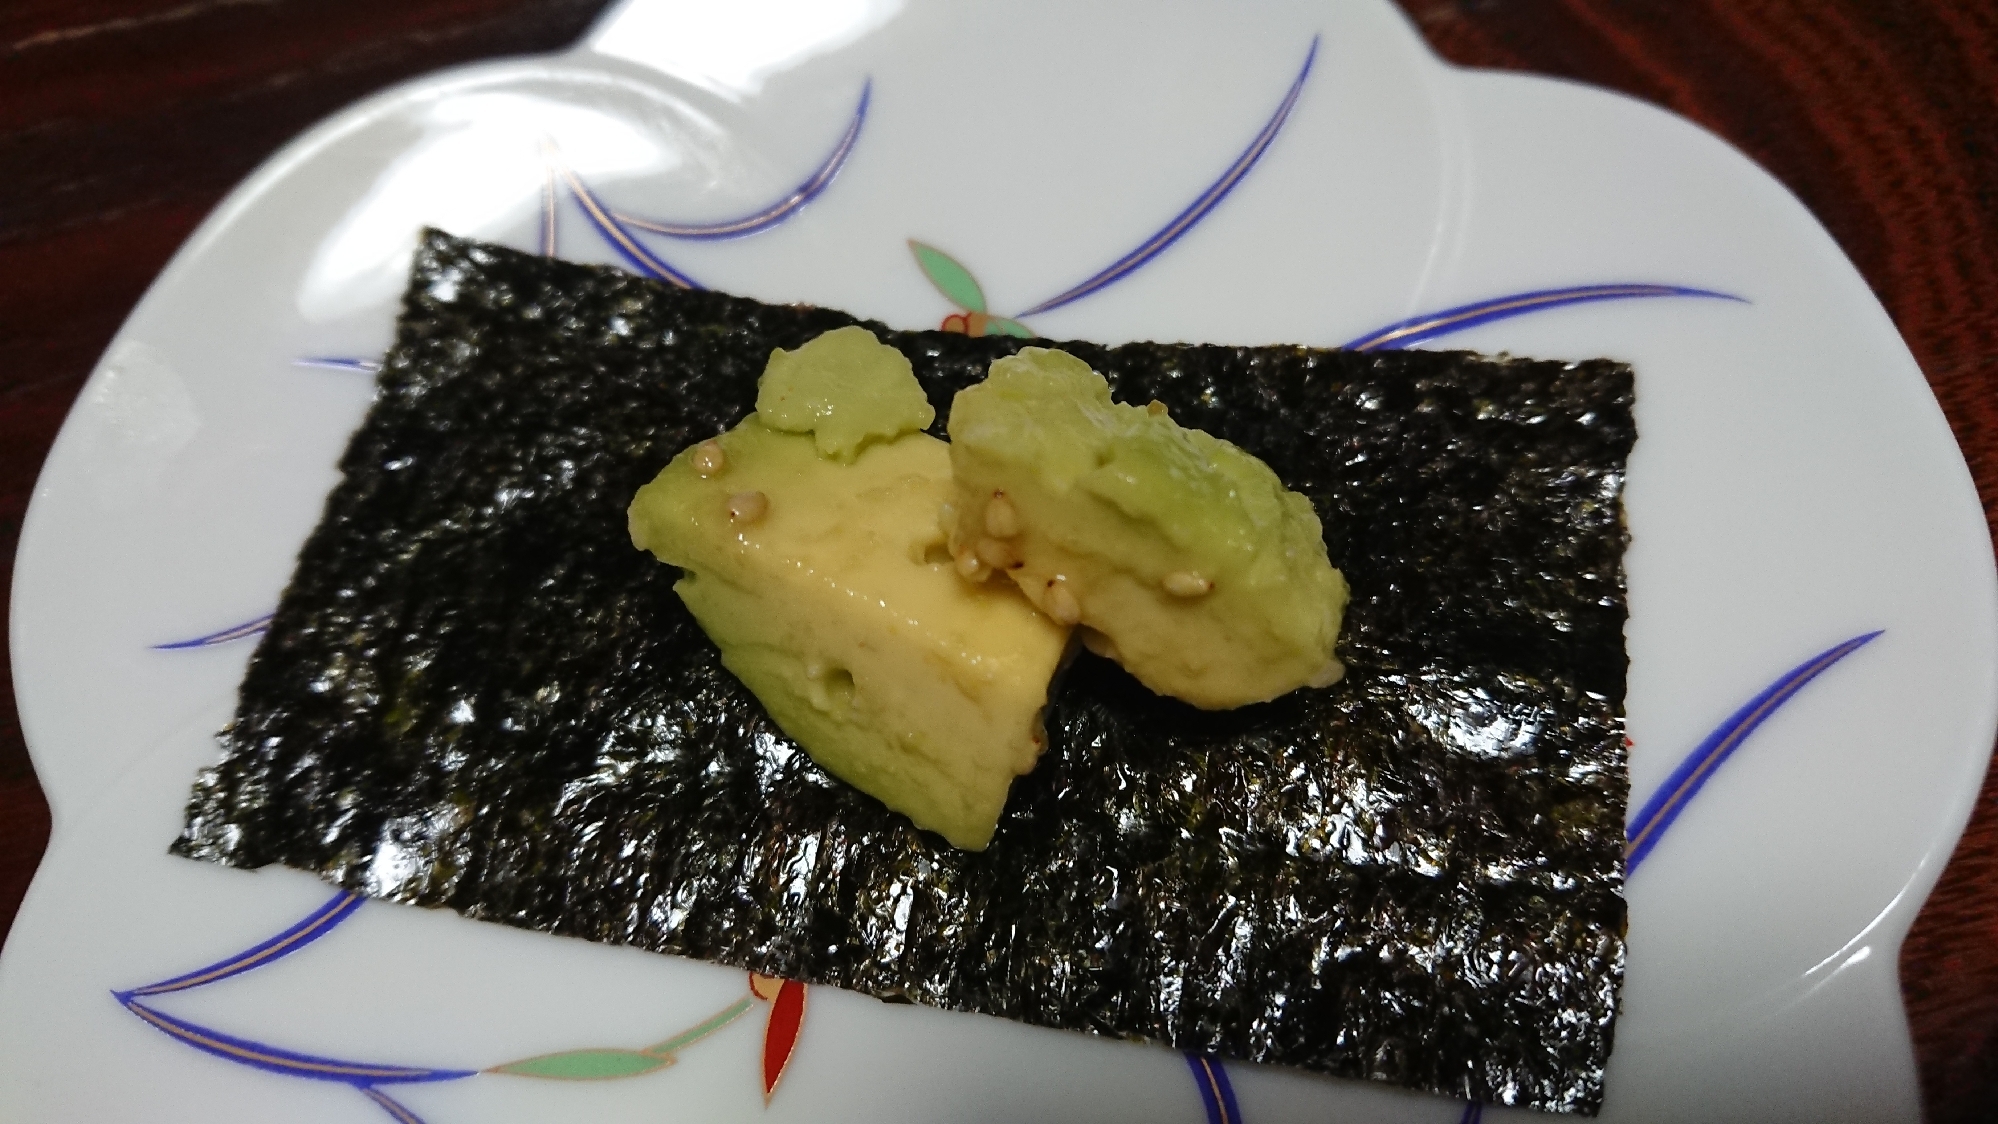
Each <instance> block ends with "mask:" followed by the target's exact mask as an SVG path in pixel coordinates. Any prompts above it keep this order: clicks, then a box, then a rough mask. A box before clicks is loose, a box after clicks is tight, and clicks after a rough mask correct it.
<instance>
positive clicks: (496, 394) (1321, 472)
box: [173, 232, 1635, 1113]
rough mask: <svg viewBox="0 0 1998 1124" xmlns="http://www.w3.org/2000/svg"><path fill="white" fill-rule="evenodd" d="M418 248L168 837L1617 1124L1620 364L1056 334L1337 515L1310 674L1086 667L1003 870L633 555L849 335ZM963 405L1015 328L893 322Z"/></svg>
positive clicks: (437, 894)
mask: <svg viewBox="0 0 1998 1124" xmlns="http://www.w3.org/2000/svg"><path fill="white" fill-rule="evenodd" d="M853 322H854V319H853V318H852V317H849V316H847V315H844V314H842V313H839V312H835V311H832V310H828V309H815V308H804V307H777V306H771V305H765V304H760V303H757V302H754V301H750V300H745V299H741V298H736V297H730V296H724V295H720V294H715V293H706V292H690V291H682V290H675V289H672V288H669V287H666V286H663V285H659V284H655V283H652V282H649V281H645V280H641V279H639V278H635V277H632V276H629V275H626V274H623V273H619V272H616V271H612V270H604V269H598V268H591V267H584V266H579V265H573V264H568V263H563V262H559V261H552V260H547V259H542V258H537V257H533V256H530V255H526V254H522V253H518V252H515V251H511V250H507V249H504V248H501V247H493V246H484V245H479V244H476V243H471V242H465V241H460V240H457V239H454V238H451V237H448V236H445V235H442V234H438V233H435V232H433V233H430V234H428V235H426V238H425V241H424V243H423V245H422V247H421V250H420V252H419V253H418V255H417V258H416V262H415V267H414V273H413V276H412V278H411V283H410V288H409V291H408V294H407V297H406V305H405V311H404V314H403V317H402V319H401V321H400V324H399V327H398V331H397V338H396V342H395V345H394V348H393V350H392V351H391V352H390V353H389V355H388V356H387V360H386V364H385V366H384V368H383V370H382V372H381V374H380V382H379V390H378V397H377V399H376V402H375V404H374V406H373V408H372V410H371V411H370V412H369V414H368V416H367V419H366V421H365V422H364V423H363V424H362V426H361V428H360V430H359V431H358V432H357V433H356V434H355V435H354V437H353V440H352V443H351V445H350V446H349V448H348V450H347V452H346V455H345V457H344V459H343V460H342V462H341V470H342V473H343V478H342V480H341V482H340V483H339V485H338V486H337V487H336V488H335V490H334V491H333V493H332V495H331V497H330V498H329V499H328V501H327V505H326V510H325V513H324V516H323V518H322V520H321V522H320V524H319V525H318V528H317V529H316V530H315V531H314V532H313V533H312V535H311V537H310V538H309V539H308V540H307V542H306V544H305V546H304V548H303V550H302V552H301V554H300V557H299V561H298V568H297V572H296V573H295V574H294V576H293V578H292V581H291V584H290V586H289V588H288V589H287V590H286V591H285V594H284V597H283V600H282V602H281V604H280V605H279V607H278V610H277V614H276V616H275V617H274V618H273V619H272V621H271V625H270V630H269V632H268V633H267V634H266V635H265V637H264V638H263V640H262V642H261V643H260V644H259V646H258V648H257V650H256V653H255V654H254V656H253V657H252V659H251V662H250V667H249V671H248V673H247V675H246V677H245V679H244V681H243V685H242V692H241V699H240V706H239V710H238V713H237V717H236V719H235V721H234V722H233V724H232V725H231V727H230V728H229V729H228V730H227V731H225V732H224V734H223V735H222V742H223V748H224V755H223V758H222V760H221V762H220V763H219V764H218V765H216V766H214V767H213V768H211V769H208V770H205V771H203V772H202V774H201V775H200V777H199V779H198V780H197V782H196V784H195V786H194V791H193V795H192V798H191V802H190V805H189V809H188V814H187V824H186V830H185V833H184V834H183V835H182V837H181V838H180V839H179V840H178V841H177V842H176V843H174V845H173V850H174V851H175V852H177V853H179V854H182V855H187V856H192V857H195V858H200V859H207V860H212V861H216V862H223V863H229V864H234V865H237V866H243V867H259V866H263V865H265V864H270V863H278V864H283V865H286V866H290V867H296V868H299V869H302V870H308V871H313V872H316V873H317V874H319V875H320V876H322V877H324V878H326V879H327V880H328V881H331V882H333V883H336V884H338V885H340V886H345V887H348V888H351V889H354V890H358V891H362V892H364V893H367V894H370V895H374V896H376V897H381V898H387V899H392V900H395V901H400V902H410V903H415V904H419V905H425V906H444V907H447V908H450V909H453V910H457V911H459V912H460V913H463V914H465V915H467V916H471V917H477V918H483V919H487V920H492V921H499V922H503V923H506V924H510V925H517V926H522V927H526V928H532V929H539V930H545V931H547V932H551V933H562V934H568V935H572V936H578V937H584V938H587V939H589V940H594V941H602V942H606V943H611V944H627V945H636V946H639V947H643V948H647V949H653V950H656V951H659V952H667V953H678V954H683V955H687V956H692V957H698V958H701V959H706V960H714V961H720V962H722V963H726V964H732V965H739V966H744V967H749V968H754V969H756V970H758V971H761V972H765V973H769V974H772V975H778V976H784V977H789V978H793V979H799V980H804V981H807V982H810V983H818V984H832V985H837V986H840V987H845V988H851V989H853V990H856V991H860V992H865V993H869V994H872V995H876V996H881V997H884V998H890V999H906V1000H913V1001H916V1002H921V1003H929V1004H934V1005H937V1006H940V1007H945V1008H952V1009H961V1010H972V1011H981V1012H985V1013H987V1014H991V1015H998V1016H1003V1017H1006V1018H1010V1019H1018V1020H1021V1021H1024V1022H1028V1023H1036V1024H1040V1025H1043V1026H1050V1027H1063V1028H1069V1029H1073V1030H1082V1031H1091V1032H1095V1033H1099V1034H1105V1035H1115V1036H1120V1037H1126V1038H1140V1039H1149V1040H1154V1041H1158V1042H1164V1043H1170V1044H1171V1045H1173V1046H1175V1047H1178V1048H1180V1049H1184V1050H1190V1051H1197V1052H1201V1053H1213V1054H1219V1055H1223V1056H1226V1057H1230V1058H1242V1059H1249V1060H1253V1061H1259V1062H1269V1063H1276V1064H1281V1065H1288V1066H1301V1067H1305V1068H1307V1069H1312V1070H1317V1071H1321V1072H1324V1073H1329V1074H1337V1075H1341V1076H1347V1077H1363V1078H1374V1079H1379V1080H1383V1081H1389V1082H1396V1083H1399V1084H1402V1085H1407V1086H1412V1087H1414V1088H1418V1089H1427V1090H1433V1091H1436V1092H1439V1093H1445V1094H1450V1095H1453V1096H1463V1097H1469V1098H1473V1099H1477V1100H1482V1101H1489V1102H1504V1103H1511V1104H1518V1105H1526V1106H1532V1107H1535V1108H1541V1109H1552V1110H1565V1111H1576V1112H1582V1113H1592V1112H1594V1111H1595V1110H1596V1109H1597V1107H1598V1106H1599V1104H1600V1103H1601V1097H1602V1079H1603V1069H1604V1065H1605V1063H1606V1061H1607V1059H1608V1056H1609V1052H1610V1043H1611V1034H1612V1028H1613V1022H1614V1018H1615V1014H1616V1005H1617V993H1618V988H1619V985H1620V983H1621V979H1622V974H1623V962H1624V918H1625V913H1624V902H1623V898H1622V845H1623V834H1622V832H1623V822H1624V804H1625V798H1626V785H1627V782H1626V774H1625V758H1624V741H1623V722H1622V706H1623V696H1624V679H1625V656H1624V648H1623V636H1622V628H1623V623H1624V617H1625V607H1624V584H1623V570H1622V562H1621V559H1622V553H1623V548H1624V544H1625V541H1626V534H1625V530H1624V527H1623V524H1622V518H1621V503H1620V494H1621V488H1622V482H1623V472H1624V463H1625V459H1626V457H1627V455H1628V453H1629V451H1630V448H1631V445H1632V442H1633V440H1634V438H1635V431H1634V428H1633V425H1632V421H1631V404H1632V396H1633V384H1632V376H1631V372H1630V370H1629V369H1628V368H1627V367H1625V366H1622V365H1620V364H1617V363H1613V362H1608V361H1600V360H1598V361H1590V362H1582V363H1560V362H1536V361H1528V360H1520V359H1508V358H1500V359H1490V358H1481V357H1478V356H1474V355H1470V354H1467V353H1426V352H1385V353H1376V354H1358V353H1352V352H1340V351H1327V350H1307V349H1303V348H1298V347H1288V346H1283V347H1220V346H1187V345H1157V344H1130V345H1124V346H1119V347H1102V346H1097V345H1094V344H1086V343H1065V344H1061V345H1060V346H1062V347H1064V348H1066V349H1068V350H1070V351H1072V352H1074V353H1075V354H1076V355H1078V356H1080V357H1081V358H1083V359H1084V360H1086V361H1087V362H1088V363H1089V364H1090V365H1091V366H1093V367H1095V368H1096V369H1097V370H1099V371H1101V372H1103V373H1104V374H1105V375H1107V376H1108V377H1109V379H1110V381H1111V383H1112V385H1113V387H1114V388H1115V390H1116V392H1117V394H1118V396H1119V398H1120V400H1124V401H1135V402H1144V401H1147V400H1149V399H1152V398H1157V399H1159V400H1161V401H1163V402H1164V403H1166V404H1167V405H1168V406H1169V407H1171V409H1172V411H1173V414H1174V416H1175V417H1177V418H1178V419H1179V420H1180V421H1182V422H1183V423H1184V424H1187V425H1192V426H1199V427H1202V428H1204V429H1207V430H1208V431H1210V432H1212V433H1215V434H1217V435H1219V436H1222V437H1225V438H1227V439H1229V440H1231V441H1234V442H1236V443H1237V444H1239V445H1241V446H1243V447H1244V448H1246V449H1248V450H1249V451H1251V452H1253V453H1255V454H1256V455H1258V456H1260V457H1262V458H1263V459H1265V460H1266V461H1268V462H1269V463H1270V464H1271V465H1272V466H1273V467H1274V468H1275V469H1276V471H1277V473H1278V474H1279V475H1280V476H1281V477H1282V478H1283V479H1284V480H1285V481H1286V482H1287V483H1289V485H1290V486H1291V487H1293V488H1295V489H1297V490H1299V491H1301V492H1303V493H1305V494H1306V495H1308V496H1309V497H1311V499H1312V501H1313V502H1314V503H1315V504H1316V505H1317V508H1318V511H1319V514H1320V516H1321V517H1322V519H1323V520H1324V524H1325V528H1326V542H1327V545H1328V547H1329V548H1330V551H1331V556H1332V561H1333V563H1334V564H1335V565H1337V566H1338V567H1339V568H1340V569H1341V570H1343V571H1344V572H1345V575H1346V577H1347V579H1348V580H1349V581H1350V582H1351V584H1352V589H1353V601H1352V606H1351V608H1350V609H1349V611H1348V614H1347V618H1346V627H1345V632H1344V634H1343V636H1342V638H1341V640H1340V646H1339V650H1340V653H1341V655H1342V656H1343V657H1344V658H1345V661H1346V664H1347V667H1348V669H1349V670H1348V672H1347V675H1346V678H1345V680H1344V681H1343V682H1341V683H1339V684H1337V685H1336V686H1334V687H1331V688H1329V689H1325V690H1315V691H1314V690H1306V691H1299V692H1296V693H1294V694H1292V695H1290V696H1288V697H1286V698H1284V699H1281V700H1278V701H1277V702H1274V703H1269V704H1264V705H1260V706H1255V707H1249V708H1246V709H1243V710H1238V711H1234V712H1229V713H1204V712H1200V711H1197V710H1194V709H1192V708H1190V707H1187V706H1184V705H1181V704H1178V703H1175V702H1173V701H1170V700H1165V699H1161V698H1158V697H1156V696H1153V695H1151V694H1149V693H1148V692H1147V691H1146V690H1145V689H1144V688H1142V687H1140V686H1138V685H1137V684H1136V683H1135V682H1134V681H1133V680H1131V679H1130V678H1128V677H1127V676H1125V675H1124V674H1123V673H1122V672H1121V671H1119V670H1118V669H1117V668H1116V667H1114V666H1113V665H1110V664H1108V663H1106V662H1104V661H1102V660H1099V659H1096V658H1094V657H1087V656H1085V657H1083V658H1082V659H1081V660H1080V661H1079V662H1078V663H1077V665H1076V666H1075V667H1074V668H1073V669H1072V670H1071V673H1070V674H1069V676H1068V677H1067V679H1066V680H1065V681H1064V683H1063V684H1062V686H1061V689H1060V692H1059V696H1058V698H1057V700H1056V701H1055V702H1054V704H1053V705H1052V707H1051V710H1050V714H1049V719H1048V726H1049V733H1050V735H1051V739H1050V741H1051V745H1050V749H1049V751H1048V754H1047V756H1046V757H1045V758H1044V759H1043V761H1042V763H1041V765H1040V767H1039V769H1038V770H1037V771H1036V772H1034V773H1033V774H1032V775H1030V776H1028V777H1026V778H1023V779H1022V780H1021V781H1019V782H1017V783H1016V784H1015V786H1014V789H1013V794H1012V799H1011V802H1010V803H1009V805H1008V807H1007V812H1006V816H1005V819H1004V822H1003V823H1002V824H1001V826H1000V828H999V832H998V835H997V837H996V838H995V839H994V840H993V843H992V846H991V848H990V849H989V850H987V851H985V852H984V853H982V854H969V853H965V852H960V851H955V850H952V849H951V848H949V847H948V846H947V845H945V844H944V843H943V842H942V841H941V840H940V839H939V838H937V837H935V836H927V835H923V834H921V833H918V832H916V831H915V830H914V829H913V828H911V827H910V826H909V825H908V824H907V822H906V821H905V820H903V819H901V818H900V817H899V816H896V815H894V814H893V813H890V812H888V811H886V810H885V809H884V808H882V807H881V806H880V805H879V804H877V803H875V802H874V801H873V800H872V799H870V798H868V797H866V796H863V795H861V794H859V793H857V792H855V791H853V790H851V789H849V788H847V787H846V786H845V785H843V784H841V783H839V782H837V781H834V780H832V779H830V778H829V777H828V776H826V775H825V774H824V773H822V772H821V771H820V770H819V769H818V768H817V767H815V766H814V765H813V764H812V763H811V762H810V760H809V759H808V758H807V757H806V756H805V754H803V753H802V752H800V751H798V750H797V749H796V748H795V747H794V746H793V744H792V743H790V742H789V741H788V740H787V739H785V737H784V736H783V735H782V734H781V733H780V732H778V731H777V730H776V728H775V727H774V726H773V725H772V724H771V722H770V720H769V719H768V718H767V717H766V716H765V715H764V713H763V710H762V708H761V707H760V706H759V705H758V704H757V702H756V700H755V698H754V697H753V696H751V695H750V694H749V693H748V692H747V691H746V690H745V689H744V688H743V687H742V686H741V685H740V684H738V683H737V682H736V681H735V680H734V679H733V678H732V677H731V676H730V675H729V674H728V673H727V672H725V671H724V670H722V668H721V667H720V665H719V663H718V661H717V658H716V653H715V650H714V648H713V647H712V645H711V644H710V643H709V642H708V641H707V639H706V638H705V637H704V636H703V635H702V633H701V632H700V630H699V628H698V627H697V626H696V625H695V624H694V623H693V621H692V619H691V618H690V617H689V616H688V614H687V613H686V611H685V610H684V608H683V607H682V606H681V605H680V603H679V600H678V598H677V597H675V595H674V594H673V592H672V584H673V581H674V579H675V577H676V574H675V572H674V571H673V570H672V569H670V568H668V567H666V566H662V565H660V564H659V563H657V562H655V561H654V560H653V559H652V558H651V557H650V556H649V555H646V554H643V553H641V552H639V551H637V550H635V549H633V548H632V546H631V543H630V541H629V539H628V538H627V535H626V530H625V519H624V509H625V505H626V504H627V502H628V501H629V499H630V497H631V494H632V492H633V491H634V490H635V489H636V488H637V487H638V486H639V485H640V484H642V483H644V482H645V481H647V480H648V479H650V478H651V477H652V476H653V474H654V473H656V472H657V471H658V470H659V469H660V467H662V466H663V465H664V464H665V463H666V461H667V460H668V459H670V458H671V457H672V455H673V454H674V453H675V452H677V451H678V450H679V449H681V448H683V447H684V446H686V445H687V444H689V443H691V442H694V441H697V440H700V439H703V438H706V437H708V436H711V435H713V434H715V433H717V432H719V431H721V430H722V429H724V428H726V427H728V426H730V425H732V424H734V423H735V422H736V421H738V420H739V419H740V418H742V417H743V416H744V415H746V414H747V413H748V412H749V411H750V410H751V408H752V406H753V403H754V396H755V387H756V378H757V376H758V374H760V373H761V371H762V368H763V365H764V362H765V360H766V359H767V357H768V356H769V354H770V350H771V348H773V347H786V348H790V347H796V346H798V345H800V344H802V343H804V342H805V341H806V340H807V339H809V338H811V337H812V336H814V335H816V334H817V333H819V332H821V331H825V330H827V329H830V328H834V327H838V326H841V325H845V324H849V323H853ZM867 326H868V327H870V328H872V329H873V330H874V331H875V332H876V333H877V334H878V335H879V336H880V337H881V338H882V339H883V340H884V341H886V342H888V343H890V344H891V345H893V346H895V347H897V348H899V349H901V350H902V351H903V352H904V353H905V354H907V355H908V357H909V359H910V361H911V362H912V363H913V364H914V366H915V370H916V373H917V375H918V376H919V377H920V378H921V379H922V381H923V383H924V385H925V386H926V387H927V388H928V390H929V392H930V395H931V398H932V400H933V401H934V402H935V404H936V407H937V411H938V423H937V428H938V431H939V433H941V429H942V424H943V419H944V417H945V416H946V415H947V413H948V408H949V405H950V398H951V395H952V393H954V392H955V391H956V390H957V389H959V388H961V387H963V386H965V385H967V384H969V383H971V382H973V381H976V380H977V379H979V378H981V377H982V376H983V374H984V371H985V368H986V366H987V364H988V363H989V362H990V360H991V359H992V358H994V357H995V356H998V355H1001V354H1005V353H1008V352H1010V351H1012V350H1014V349H1015V348H1017V347H1019V346H1022V344H1023V343H1024V342H1026V341H1020V340H1015V339H1008V338H997V337H986V338H976V339H975V338H969V337H966V336H961V335H952V334H945V333H940V332H901V331H891V330H889V329H887V328H885V327H883V326H881V325H878V324H873V323H869V324H868V325H867Z"/></svg>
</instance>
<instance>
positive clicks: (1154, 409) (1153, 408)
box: [1145, 398, 1166, 418]
mask: <svg viewBox="0 0 1998 1124" xmlns="http://www.w3.org/2000/svg"><path fill="white" fill-rule="evenodd" d="M1145 412H1146V413H1148V414H1150V415H1151V416H1153V417H1155V418H1162V417H1165V413H1166V404H1165V403H1163V402H1161V401H1159V400H1158V399H1156V398H1154V399H1152V400H1151V403H1150V404H1149V405H1147V406H1146V407H1145Z"/></svg>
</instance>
